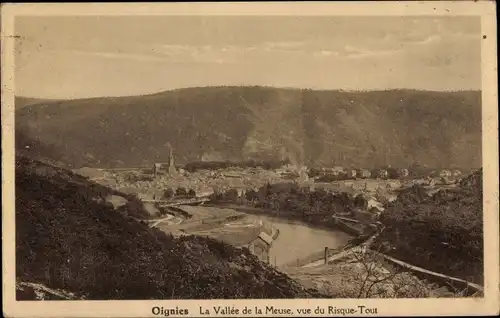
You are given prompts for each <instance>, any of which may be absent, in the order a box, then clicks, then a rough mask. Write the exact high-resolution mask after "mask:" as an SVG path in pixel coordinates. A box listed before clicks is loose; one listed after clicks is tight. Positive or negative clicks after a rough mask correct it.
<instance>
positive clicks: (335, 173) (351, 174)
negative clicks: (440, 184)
mask: <svg viewBox="0 0 500 318" xmlns="http://www.w3.org/2000/svg"><path fill="white" fill-rule="evenodd" d="M309 175H310V176H312V177H314V178H315V179H318V178H321V177H325V176H328V177H333V178H335V179H338V180H346V179H404V178H409V177H413V176H415V177H417V176H416V175H412V173H411V172H410V171H409V170H408V169H407V168H391V167H388V168H382V169H362V168H358V169H356V168H344V167H340V166H336V167H332V168H326V167H322V168H312V169H310V170H309ZM426 176H427V177H431V178H433V177H440V178H458V177H460V176H462V172H461V171H460V170H457V169H455V170H448V169H442V170H432V171H429V172H428V173H426ZM418 177H422V176H418Z"/></svg>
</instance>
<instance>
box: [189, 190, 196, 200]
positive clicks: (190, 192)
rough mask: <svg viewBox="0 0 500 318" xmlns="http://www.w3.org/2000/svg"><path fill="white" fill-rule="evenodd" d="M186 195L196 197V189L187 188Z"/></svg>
mask: <svg viewBox="0 0 500 318" xmlns="http://www.w3.org/2000/svg"><path fill="white" fill-rule="evenodd" d="M188 197H190V198H195V197H196V191H194V190H193V189H189V192H188Z"/></svg>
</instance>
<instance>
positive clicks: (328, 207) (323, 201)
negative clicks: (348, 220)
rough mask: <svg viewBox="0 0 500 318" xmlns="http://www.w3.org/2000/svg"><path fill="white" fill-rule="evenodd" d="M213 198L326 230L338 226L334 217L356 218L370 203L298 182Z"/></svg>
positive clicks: (216, 200)
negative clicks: (315, 188) (310, 187)
mask: <svg viewBox="0 0 500 318" xmlns="http://www.w3.org/2000/svg"><path fill="white" fill-rule="evenodd" d="M210 199H211V202H212V203H215V204H223V203H231V204H238V205H243V206H248V207H252V208H260V209H263V210H264V211H269V213H273V214H274V215H276V216H280V217H284V218H291V219H299V220H301V221H304V222H306V223H310V224H315V225H321V226H326V227H336V226H337V225H338V224H337V222H335V220H334V219H333V218H332V215H334V214H339V215H345V216H353V215H355V214H356V213H357V212H358V211H360V210H361V209H363V208H366V206H367V200H366V198H364V197H363V196H362V195H357V196H353V195H352V194H350V193H346V192H342V193H331V192H326V191H325V190H322V189H320V190H316V191H311V190H310V189H309V188H308V187H303V188H302V187H299V186H298V185H297V184H295V183H280V184H272V185H271V184H267V185H265V186H263V187H261V188H260V189H259V190H258V191H254V190H248V191H246V192H245V194H244V195H243V196H238V192H237V191H236V190H235V189H230V190H228V191H226V192H222V193H214V194H212V196H211V198H210Z"/></svg>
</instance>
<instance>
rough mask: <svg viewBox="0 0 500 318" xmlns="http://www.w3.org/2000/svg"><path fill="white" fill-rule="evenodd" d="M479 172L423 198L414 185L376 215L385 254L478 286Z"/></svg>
mask: <svg viewBox="0 0 500 318" xmlns="http://www.w3.org/2000/svg"><path fill="white" fill-rule="evenodd" d="M482 206H483V201H482V169H481V170H479V171H477V172H475V173H473V174H472V175H470V176H468V177H466V178H464V179H463V180H462V181H461V183H460V187H459V188H457V189H453V190H451V189H450V190H441V191H439V192H437V193H435V194H434V195H433V196H431V197H429V196H428V195H427V194H426V193H425V190H424V189H423V188H421V187H420V186H414V187H412V188H410V189H407V190H406V191H404V192H402V193H401V194H400V195H399V196H398V199H397V200H396V201H394V202H393V203H391V204H389V205H388V207H387V209H386V211H385V212H384V213H383V214H382V216H381V221H382V222H383V223H384V224H385V225H387V229H386V230H385V231H384V232H383V235H382V236H381V238H380V240H381V241H386V242H389V243H390V244H391V245H392V246H393V247H394V248H395V249H393V250H391V251H389V252H388V253H389V254H391V255H393V256H395V257H397V258H400V259H402V260H404V261H407V262H409V263H412V264H414V265H417V266H421V267H424V268H427V269H430V270H433V271H436V272H441V273H443V274H447V275H451V276H455V277H459V278H462V279H466V280H469V281H472V282H475V283H478V284H483V271H484V269H483V211H482Z"/></svg>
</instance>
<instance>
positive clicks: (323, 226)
mask: <svg viewBox="0 0 500 318" xmlns="http://www.w3.org/2000/svg"><path fill="white" fill-rule="evenodd" d="M204 206H208V207H218V208H226V209H233V210H236V211H238V212H243V213H248V214H253V215H265V216H267V217H271V218H276V219H279V220H280V221H283V222H287V223H290V224H307V225H308V226H309V227H311V228H316V229H320V230H337V231H338V230H340V231H342V232H345V233H347V234H349V235H351V236H359V235H361V234H363V232H364V231H363V230H361V229H358V228H355V227H353V226H350V225H349V224H347V223H346V222H342V221H338V220H337V221H336V220H335V219H334V218H332V220H331V221H330V222H321V221H314V220H309V221H305V220H303V219H302V218H301V217H300V216H299V215H294V214H291V213H286V214H284V213H283V212H281V213H280V212H276V211H274V210H271V209H265V208H255V207H249V206H245V205H238V204H233V203H206V204H204Z"/></svg>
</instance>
